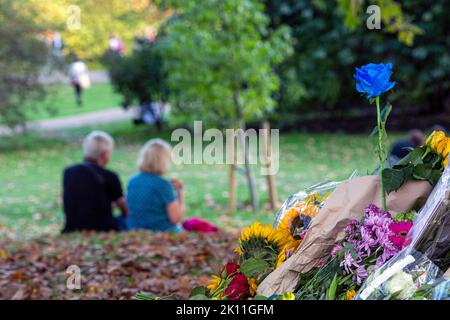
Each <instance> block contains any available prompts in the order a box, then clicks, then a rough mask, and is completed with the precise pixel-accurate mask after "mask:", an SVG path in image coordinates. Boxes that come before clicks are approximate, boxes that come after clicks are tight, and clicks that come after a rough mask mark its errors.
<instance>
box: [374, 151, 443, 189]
mask: <svg viewBox="0 0 450 320" xmlns="http://www.w3.org/2000/svg"><path fill="white" fill-rule="evenodd" d="M438 160H439V157H438V156H437V155H435V154H434V153H432V152H429V150H427V147H420V148H415V149H413V150H412V151H411V152H410V153H408V155H406V156H405V157H404V158H403V159H401V160H400V161H399V162H398V163H396V164H395V165H394V166H393V167H392V168H385V169H384V170H383V173H382V179H383V182H384V186H385V188H386V192H387V193H390V192H392V191H395V190H397V189H399V188H400V187H401V186H402V185H403V184H404V183H405V182H406V181H408V180H411V179H415V180H424V181H428V182H429V183H430V184H431V185H435V184H436V183H437V182H438V180H439V178H440V177H441V175H442V170H443V168H442V167H441V162H440V161H438Z"/></svg>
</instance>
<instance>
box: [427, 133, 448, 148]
mask: <svg viewBox="0 0 450 320" xmlns="http://www.w3.org/2000/svg"><path fill="white" fill-rule="evenodd" d="M446 139H447V137H446V136H445V133H444V132H443V131H433V133H432V134H431V135H430V136H429V137H428V139H427V141H426V144H427V145H428V146H429V147H430V148H431V150H433V151H435V152H437V147H438V145H439V144H440V143H441V142H442V141H443V140H444V141H445V140H446Z"/></svg>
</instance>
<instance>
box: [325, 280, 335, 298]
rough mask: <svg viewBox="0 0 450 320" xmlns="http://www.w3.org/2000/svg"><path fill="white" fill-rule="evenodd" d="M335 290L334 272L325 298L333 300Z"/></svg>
mask: <svg viewBox="0 0 450 320" xmlns="http://www.w3.org/2000/svg"><path fill="white" fill-rule="evenodd" d="M336 290H337V273H335V274H334V277H333V281H331V284H330V287H329V288H328V290H327V294H326V300H334V299H335V297H336Z"/></svg>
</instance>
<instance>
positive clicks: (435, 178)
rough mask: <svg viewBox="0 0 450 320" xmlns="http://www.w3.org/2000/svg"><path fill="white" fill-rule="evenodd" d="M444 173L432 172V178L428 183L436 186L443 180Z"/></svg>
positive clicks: (439, 171)
mask: <svg viewBox="0 0 450 320" xmlns="http://www.w3.org/2000/svg"><path fill="white" fill-rule="evenodd" d="M441 175H442V172H441V170H436V169H435V170H433V171H432V172H431V175H430V178H429V179H428V181H429V182H430V183H431V184H432V185H433V186H434V185H435V184H436V183H438V181H439V179H440V178H441Z"/></svg>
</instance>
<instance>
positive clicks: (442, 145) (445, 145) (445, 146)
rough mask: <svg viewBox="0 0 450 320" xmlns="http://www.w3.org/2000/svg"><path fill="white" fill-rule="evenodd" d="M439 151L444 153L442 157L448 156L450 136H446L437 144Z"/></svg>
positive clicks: (441, 153)
mask: <svg viewBox="0 0 450 320" xmlns="http://www.w3.org/2000/svg"><path fill="white" fill-rule="evenodd" d="M437 152H438V153H439V154H440V155H442V157H444V158H445V157H447V156H448V154H449V153H450V138H445V140H444V139H443V140H442V141H441V142H439V144H438V146H437Z"/></svg>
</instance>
